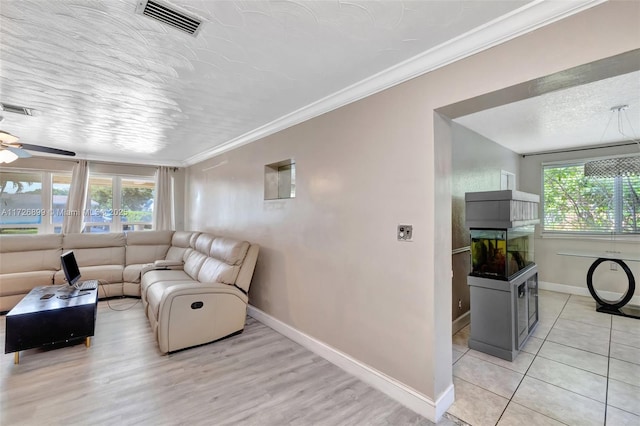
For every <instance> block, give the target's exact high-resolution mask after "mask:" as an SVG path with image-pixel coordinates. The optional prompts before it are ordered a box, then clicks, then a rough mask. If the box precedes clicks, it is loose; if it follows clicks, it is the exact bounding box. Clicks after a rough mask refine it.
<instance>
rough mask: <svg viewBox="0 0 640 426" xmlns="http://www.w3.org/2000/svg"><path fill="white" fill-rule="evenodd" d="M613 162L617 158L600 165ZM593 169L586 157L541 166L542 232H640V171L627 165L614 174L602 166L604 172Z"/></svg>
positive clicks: (609, 168) (608, 168)
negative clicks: (577, 160)
mask: <svg viewBox="0 0 640 426" xmlns="http://www.w3.org/2000/svg"><path fill="white" fill-rule="evenodd" d="M630 158H636V159H637V158H640V157H630ZM598 161H600V160H598ZM634 161H637V160H633V161H629V160H626V161H625V164H628V163H633V162H634ZM614 163H615V164H619V163H620V161H617V162H616V161H609V162H608V163H601V164H600V165H604V166H608V165H609V164H614ZM596 164H597V163H596ZM636 164H637V163H636ZM585 169H586V173H585ZM593 169H594V167H593V161H591V162H590V161H588V160H587V161H581V162H572V163H570V164H553V165H544V166H543V219H542V220H543V229H544V231H545V232H576V233H609V234H610V233H613V234H627V233H630V234H637V233H640V217H639V214H640V173H635V172H633V170H632V171H631V172H629V169H628V168H627V169H625V173H613V172H611V167H605V169H606V170H605V171H606V173H600V174H598V173H594V172H593Z"/></svg>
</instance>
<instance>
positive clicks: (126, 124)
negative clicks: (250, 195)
mask: <svg viewBox="0 0 640 426" xmlns="http://www.w3.org/2000/svg"><path fill="white" fill-rule="evenodd" d="M597 2H598V1H596V0H578V1H575V2H573V3H572V5H571V7H574V6H573V4H578V5H579V4H586V3H597ZM172 3H173V4H174V5H177V6H179V7H180V8H182V9H183V10H185V11H188V12H190V13H192V14H195V15H197V16H199V17H201V18H203V19H204V25H203V27H202V29H201V30H200V32H199V34H198V36H197V37H195V38H194V37H192V36H189V35H187V34H184V33H181V32H179V31H177V30H175V29H173V28H170V27H167V26H165V25H163V24H160V23H158V22H156V21H153V20H151V19H150V18H147V17H144V16H141V15H139V14H135V10H136V5H137V2H136V0H118V1H117V0H56V1H44V0H23V1H17V0H0V36H1V39H0V42H1V51H0V55H1V56H0V84H1V86H0V101H2V102H4V103H9V104H15V105H20V106H25V107H29V108H33V109H35V114H34V116H33V117H24V116H19V115H16V114H11V113H8V112H6V111H5V112H4V113H3V115H4V118H5V119H4V121H3V122H2V124H1V127H2V129H3V130H5V131H9V132H11V133H13V134H15V135H18V136H19V137H20V138H21V141H22V142H24V143H30V144H40V145H48V146H52V147H56V148H61V149H66V150H73V151H76V152H78V154H79V156H81V157H84V158H90V159H104V160H111V161H124V162H139V163H155V164H176V165H177V164H184V162H185V161H188V160H189V159H190V158H193V156H197V155H198V154H199V153H202V152H207V151H209V150H211V149H212V148H213V147H216V146H220V145H223V144H225V143H228V142H229V141H231V140H234V139H235V138H238V137H240V136H242V135H244V134H247V133H248V132H251V131H253V130H255V129H257V128H260V127H261V126H264V125H266V124H268V123H271V122H273V121H274V120H276V119H278V118H280V117H283V116H286V115H287V114H291V113H292V112H293V111H296V110H299V109H300V108H303V107H305V106H307V105H309V104H312V103H314V102H316V101H318V100H320V99H323V98H325V97H327V96H329V95H331V94H333V93H335V92H338V91H340V90H342V89H344V88H345V87H348V86H350V85H353V84H354V83H356V82H359V81H361V80H363V79H365V78H367V77H369V76H371V75H373V74H376V73H378V72H380V71H383V70H385V69H387V68H389V67H391V66H393V65H396V64H398V63H399V62H402V61H404V60H406V59H408V58H411V57H414V56H415V55H418V54H421V53H423V52H425V51H427V50H429V49H432V48H434V47H435V46H438V45H441V44H443V43H445V42H447V41H449V40H451V39H454V38H456V37H459V36H460V35H462V34H465V33H468V32H469V31H470V30H473V29H474V28H478V27H483V26H486V24H487V23H489V22H491V21H492V20H494V19H497V18H500V17H502V16H505V15H509V16H513V15H514V11H522V10H529V7H530V6H532V5H533V6H539V5H540V4H541V3H540V2H539V1H532V0H521V1H509V0H507V1H504V0H503V1H477V0H476V1H457V0H456V1H453V0H450V1H357V0H350V1H337V0H336V1H328V0H327V1H302V0H296V1H211V0H175V1H173V2H172ZM543 3H547V6H548V5H549V3H553V2H543ZM568 3H569V2H564V4H562V2H555V3H554V4H555V6H553V7H561V6H562V7H566V6H565V5H566V4H568ZM574 8H577V6H576V7H574ZM567 9H569V8H568V7H567ZM572 13H573V12H572ZM545 19H546V18H545ZM549 21H550V19H546V21H545V22H549ZM532 27H533V26H529V29H531V28H532Z"/></svg>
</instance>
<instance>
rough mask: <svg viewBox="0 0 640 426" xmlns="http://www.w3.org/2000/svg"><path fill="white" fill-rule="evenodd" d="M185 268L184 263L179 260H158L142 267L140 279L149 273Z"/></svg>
mask: <svg viewBox="0 0 640 426" xmlns="http://www.w3.org/2000/svg"><path fill="white" fill-rule="evenodd" d="M183 266H184V262H182V261H178V260H156V261H155V262H153V263H149V264H147V265H145V266H143V267H142V270H141V271H140V277H142V276H143V275H144V274H146V273H147V272H149V271H156V270H158V269H182V268H183Z"/></svg>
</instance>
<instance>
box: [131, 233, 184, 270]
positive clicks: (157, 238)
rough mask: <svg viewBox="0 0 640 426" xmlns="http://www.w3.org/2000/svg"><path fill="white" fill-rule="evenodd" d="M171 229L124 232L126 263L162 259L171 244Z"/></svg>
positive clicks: (149, 261)
mask: <svg viewBox="0 0 640 426" xmlns="http://www.w3.org/2000/svg"><path fill="white" fill-rule="evenodd" d="M172 233H173V232H172V231H139V232H128V233H127V234H126V238H127V240H126V243H127V245H126V251H125V253H126V256H125V261H126V265H134V264H144V263H151V262H153V261H155V260H158V259H164V258H165V257H166V255H167V251H168V250H169V245H170V244H171V235H172Z"/></svg>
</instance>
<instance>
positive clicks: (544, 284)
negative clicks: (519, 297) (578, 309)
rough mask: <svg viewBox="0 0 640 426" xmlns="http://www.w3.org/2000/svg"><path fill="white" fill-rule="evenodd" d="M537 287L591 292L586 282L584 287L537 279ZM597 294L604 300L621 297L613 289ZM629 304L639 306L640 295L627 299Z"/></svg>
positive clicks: (577, 292) (579, 293) (574, 292)
mask: <svg viewBox="0 0 640 426" xmlns="http://www.w3.org/2000/svg"><path fill="white" fill-rule="evenodd" d="M538 288H539V289H540V290H550V291H557V292H558V293H568V294H575V295H577V296H587V297H591V293H589V289H588V288H587V287H586V284H585V287H577V286H573V285H566V284H556V283H550V282H547V281H539V282H538ZM598 296H599V297H602V298H604V299H606V300H618V299H620V298H621V297H622V293H615V292H613V291H598ZM629 305H636V306H640V296H638V295H636V296H633V297H632V298H631V300H630V301H629Z"/></svg>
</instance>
